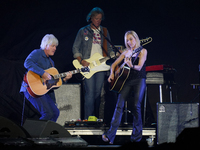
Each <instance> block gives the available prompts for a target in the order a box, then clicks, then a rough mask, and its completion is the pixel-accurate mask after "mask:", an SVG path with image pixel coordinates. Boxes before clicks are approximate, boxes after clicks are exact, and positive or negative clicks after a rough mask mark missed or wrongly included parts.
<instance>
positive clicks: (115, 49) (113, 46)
mask: <svg viewBox="0 0 200 150" xmlns="http://www.w3.org/2000/svg"><path fill="white" fill-rule="evenodd" d="M92 25H93V26H94V27H95V28H96V29H97V31H98V32H99V33H100V34H101V35H102V36H103V37H104V38H105V39H106V40H107V41H108V43H109V44H110V45H111V46H112V49H113V50H114V52H115V57H116V53H117V52H118V53H120V54H121V52H120V51H119V50H118V49H117V47H115V45H114V44H113V43H112V42H111V41H110V40H109V39H108V38H107V37H106V36H105V35H104V34H103V33H102V32H101V30H99V29H98V28H97V27H96V26H95V25H94V24H93V23H92Z"/></svg>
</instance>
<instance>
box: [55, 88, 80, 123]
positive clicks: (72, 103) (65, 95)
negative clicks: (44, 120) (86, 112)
mask: <svg viewBox="0 0 200 150" xmlns="http://www.w3.org/2000/svg"><path fill="white" fill-rule="evenodd" d="M55 96H56V103H57V105H58V109H59V110H60V115H59V117H58V120H57V123H58V124H60V125H62V126H63V125H64V124H65V122H66V121H70V120H72V119H76V120H77V119H79V118H81V84H63V85H62V86H60V87H59V88H58V89H56V90H55Z"/></svg>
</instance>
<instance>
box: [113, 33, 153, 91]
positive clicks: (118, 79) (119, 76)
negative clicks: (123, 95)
mask: <svg viewBox="0 0 200 150" xmlns="http://www.w3.org/2000/svg"><path fill="white" fill-rule="evenodd" d="M151 41H152V38H151V37H149V38H146V39H145V41H143V42H145V43H144V44H142V46H144V45H146V44H148V43H150V42H151ZM142 46H140V47H139V48H137V49H135V50H134V51H133V52H132V55H131V57H132V56H133V55H134V54H135V53H138V52H140V51H141V50H142V49H143V47H142ZM114 72H115V76H114V79H113V80H112V81H111V82H110V90H111V91H114V92H117V93H119V92H120V91H121V90H122V88H123V86H124V84H125V82H126V80H127V78H128V76H129V74H130V68H129V67H128V66H125V63H123V64H122V65H121V66H120V67H116V68H115V70H114Z"/></svg>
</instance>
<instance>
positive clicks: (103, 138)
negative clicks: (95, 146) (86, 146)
mask: <svg viewBox="0 0 200 150" xmlns="http://www.w3.org/2000/svg"><path fill="white" fill-rule="evenodd" d="M102 140H103V141H104V142H109V141H110V140H109V139H108V138H107V137H106V135H105V134H103V135H102Z"/></svg>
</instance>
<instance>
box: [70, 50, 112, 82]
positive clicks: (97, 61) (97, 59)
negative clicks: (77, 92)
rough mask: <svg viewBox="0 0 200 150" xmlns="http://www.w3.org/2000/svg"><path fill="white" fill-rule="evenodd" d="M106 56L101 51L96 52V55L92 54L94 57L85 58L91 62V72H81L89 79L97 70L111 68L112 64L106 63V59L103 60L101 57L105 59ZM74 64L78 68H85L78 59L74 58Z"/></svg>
mask: <svg viewBox="0 0 200 150" xmlns="http://www.w3.org/2000/svg"><path fill="white" fill-rule="evenodd" d="M103 58H104V57H103V56H101V55H100V54H99V53H95V54H94V55H92V57H90V58H89V59H85V60H86V61H87V62H89V63H90V65H89V66H88V67H89V69H90V72H81V74H82V75H83V76H84V77H85V78H87V79H89V78H91V77H92V76H93V74H95V73H96V72H100V71H108V70H110V66H109V65H107V64H106V61H102V62H101V59H103ZM73 65H74V67H75V68H76V69H81V68H83V66H82V65H81V64H80V63H79V61H78V60H77V59H75V60H73Z"/></svg>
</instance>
